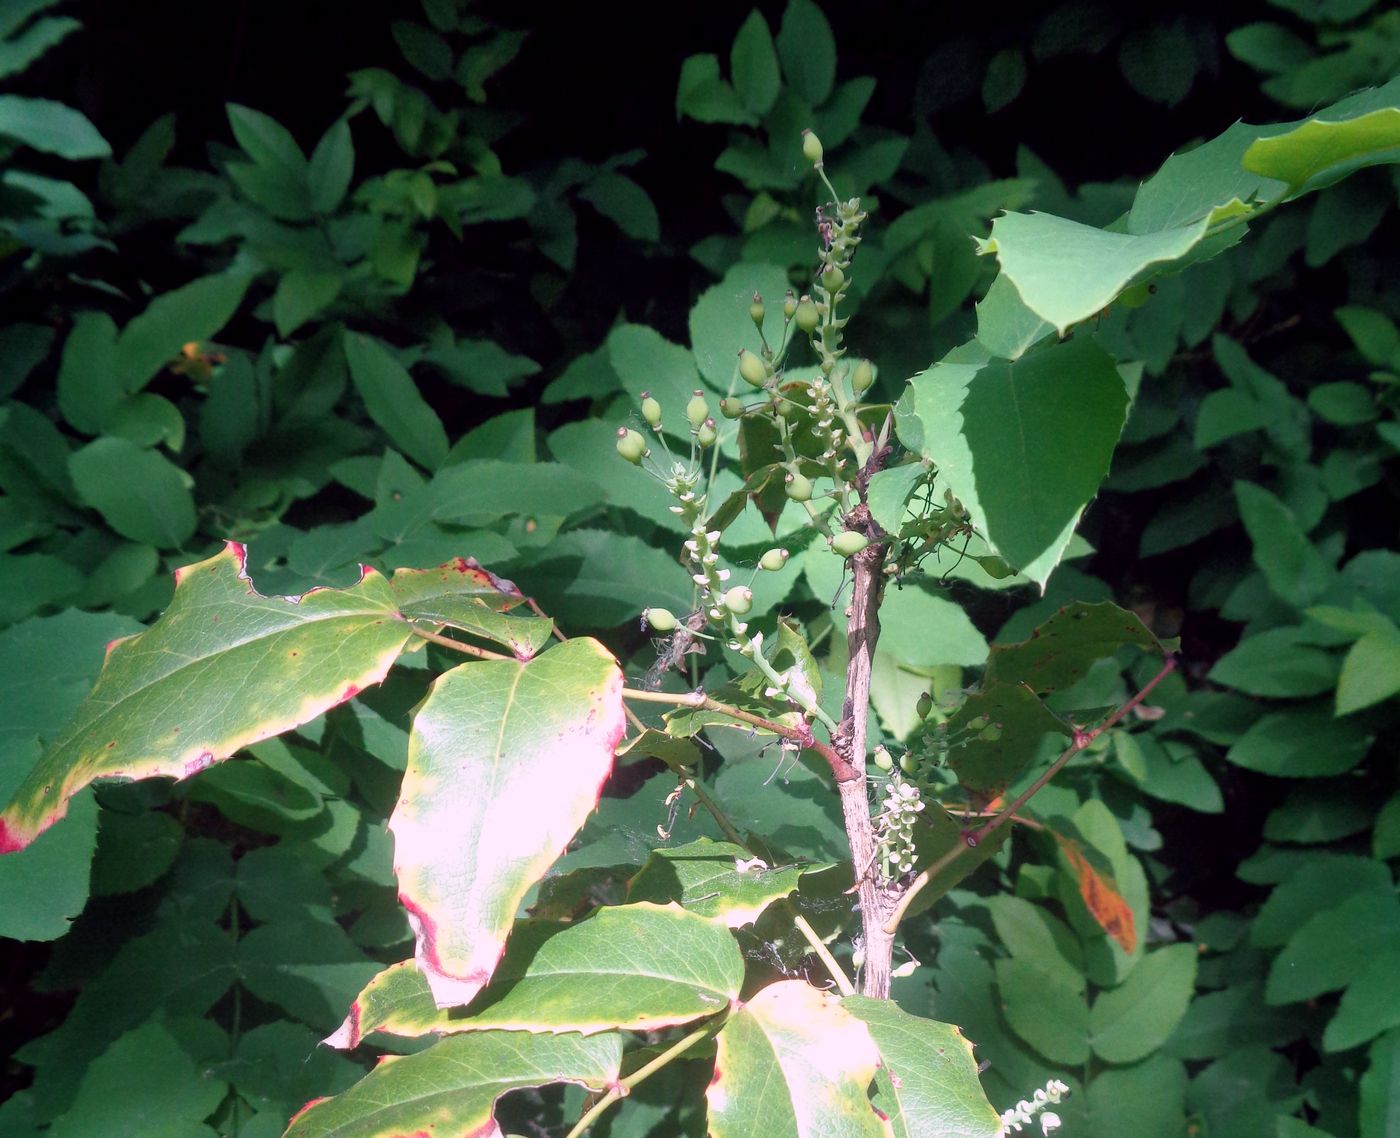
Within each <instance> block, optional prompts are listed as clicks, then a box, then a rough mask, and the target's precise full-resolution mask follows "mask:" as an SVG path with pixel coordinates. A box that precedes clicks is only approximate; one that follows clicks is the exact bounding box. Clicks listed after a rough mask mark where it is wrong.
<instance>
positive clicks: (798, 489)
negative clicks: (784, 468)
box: [784, 474, 812, 502]
mask: <svg viewBox="0 0 1400 1138" xmlns="http://www.w3.org/2000/svg"><path fill="white" fill-rule="evenodd" d="M785 481H786V486H785V487H784V492H785V493H786V494H787V496H788V497H789V498H791V499H792V500H793V501H794V502H810V501H811V500H812V480H811V479H810V478H806V477H804V476H802V475H801V474H789V475H788V476H787V478H786V480H785Z"/></svg>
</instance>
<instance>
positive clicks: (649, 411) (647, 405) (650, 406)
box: [642, 391, 661, 427]
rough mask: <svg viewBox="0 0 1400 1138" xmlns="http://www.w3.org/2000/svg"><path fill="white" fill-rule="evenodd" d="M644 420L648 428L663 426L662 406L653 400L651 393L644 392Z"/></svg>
mask: <svg viewBox="0 0 1400 1138" xmlns="http://www.w3.org/2000/svg"><path fill="white" fill-rule="evenodd" d="M642 418H643V419H645V420H646V421H647V425H648V426H651V427H659V426H661V404H660V403H658V402H657V401H656V400H655V399H653V398H652V395H651V392H650V391H643V392H642Z"/></svg>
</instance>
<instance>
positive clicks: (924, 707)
mask: <svg viewBox="0 0 1400 1138" xmlns="http://www.w3.org/2000/svg"><path fill="white" fill-rule="evenodd" d="M932 711H933V696H931V695H929V694H928V692H924V694H923V695H921V696H919V702H918V703H916V704H915V705H914V714H915V715H917V716H918V717H919V718H920V719H927V718H928V717H929V714H930V712H932Z"/></svg>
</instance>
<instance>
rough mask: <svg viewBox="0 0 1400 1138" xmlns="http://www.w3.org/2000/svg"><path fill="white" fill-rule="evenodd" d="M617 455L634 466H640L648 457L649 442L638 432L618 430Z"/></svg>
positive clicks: (624, 429) (619, 428)
mask: <svg viewBox="0 0 1400 1138" xmlns="http://www.w3.org/2000/svg"><path fill="white" fill-rule="evenodd" d="M617 453H618V454H620V455H622V457H623V458H625V459H626V460H627V461H628V462H630V463H631V464H632V465H633V466H640V465H641V464H642V459H644V458H645V457H646V455H647V441H646V439H644V438H642V436H641V435H639V434H638V433H637V432H636V431H629V430H628V429H627V428H626V427H618V429H617Z"/></svg>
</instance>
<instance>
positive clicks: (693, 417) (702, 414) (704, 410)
mask: <svg viewBox="0 0 1400 1138" xmlns="http://www.w3.org/2000/svg"><path fill="white" fill-rule="evenodd" d="M685 417H686V418H687V419H689V420H690V425H691V427H693V428H695V429H696V430H699V429H700V426H701V424H703V423H704V422H705V420H706V419H708V418H709V417H710V405H709V404H708V403H706V402H705V393H704V392H703V391H695V392H692V393H691V396H690V402H689V403H687V404H686V405H685Z"/></svg>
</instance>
